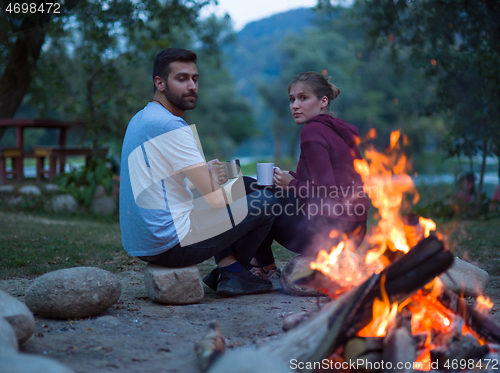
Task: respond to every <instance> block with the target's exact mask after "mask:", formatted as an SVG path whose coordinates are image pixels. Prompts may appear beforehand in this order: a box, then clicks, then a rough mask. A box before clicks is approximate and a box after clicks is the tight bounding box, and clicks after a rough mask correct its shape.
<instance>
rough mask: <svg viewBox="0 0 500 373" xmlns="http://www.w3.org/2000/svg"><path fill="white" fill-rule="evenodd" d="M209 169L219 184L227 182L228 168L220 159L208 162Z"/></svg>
mask: <svg viewBox="0 0 500 373" xmlns="http://www.w3.org/2000/svg"><path fill="white" fill-rule="evenodd" d="M208 169H209V170H210V172H211V173H212V177H213V178H214V180H215V181H217V184H219V185H222V184H224V183H226V182H227V173H226V167H224V164H223V163H222V162H220V161H219V160H218V159H212V160H211V161H208Z"/></svg>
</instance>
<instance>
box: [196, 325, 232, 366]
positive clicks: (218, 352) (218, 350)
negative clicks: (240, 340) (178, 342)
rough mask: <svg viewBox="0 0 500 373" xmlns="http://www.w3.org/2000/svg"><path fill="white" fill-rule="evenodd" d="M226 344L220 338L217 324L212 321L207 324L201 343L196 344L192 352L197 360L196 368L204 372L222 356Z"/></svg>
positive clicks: (222, 338) (220, 334)
mask: <svg viewBox="0 0 500 373" xmlns="http://www.w3.org/2000/svg"><path fill="white" fill-rule="evenodd" d="M225 346H226V342H225V341H224V337H223V336H222V333H221V330H220V326H219V322H218V321H216V320H214V321H211V322H210V323H209V324H208V330H207V332H206V334H205V335H204V336H203V338H202V339H201V341H199V342H196V344H195V345H194V351H195V353H196V357H197V359H198V366H199V367H200V370H201V371H202V372H206V371H207V370H208V369H209V368H210V366H211V365H212V364H213V363H214V362H215V361H216V360H217V359H218V358H219V357H220V356H222V355H223V354H224V351H225V348H226V347H225Z"/></svg>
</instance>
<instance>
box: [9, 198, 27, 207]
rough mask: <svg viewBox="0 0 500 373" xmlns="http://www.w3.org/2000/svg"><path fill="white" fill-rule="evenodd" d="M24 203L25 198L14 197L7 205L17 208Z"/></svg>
mask: <svg viewBox="0 0 500 373" xmlns="http://www.w3.org/2000/svg"><path fill="white" fill-rule="evenodd" d="M23 201H24V197H22V196H19V197H14V198H11V199H8V200H7V204H8V205H9V206H11V207H15V206H17V205H19V204H20V203H22V202H23Z"/></svg>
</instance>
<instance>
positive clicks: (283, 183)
mask: <svg viewBox="0 0 500 373" xmlns="http://www.w3.org/2000/svg"><path fill="white" fill-rule="evenodd" d="M293 179H294V177H293V176H292V175H290V173H289V172H288V171H284V170H281V169H280V168H279V167H276V168H275V169H274V177H273V180H274V185H276V186H277V187H278V188H283V189H288V185H289V184H290V181H292V180H293Z"/></svg>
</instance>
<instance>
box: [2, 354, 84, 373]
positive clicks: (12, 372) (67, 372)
mask: <svg viewBox="0 0 500 373" xmlns="http://www.w3.org/2000/svg"><path fill="white" fill-rule="evenodd" d="M49 372H50V373H75V371H74V370H73V369H70V368H68V367H66V366H64V365H62V364H61V363H58V362H57V361H55V360H53V359H49V358H46V357H41V356H36V355H29V354H15V355H0V373H49Z"/></svg>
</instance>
